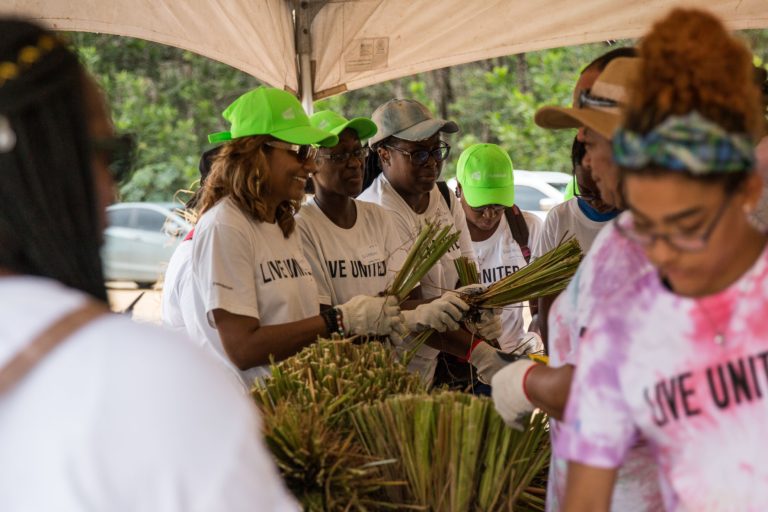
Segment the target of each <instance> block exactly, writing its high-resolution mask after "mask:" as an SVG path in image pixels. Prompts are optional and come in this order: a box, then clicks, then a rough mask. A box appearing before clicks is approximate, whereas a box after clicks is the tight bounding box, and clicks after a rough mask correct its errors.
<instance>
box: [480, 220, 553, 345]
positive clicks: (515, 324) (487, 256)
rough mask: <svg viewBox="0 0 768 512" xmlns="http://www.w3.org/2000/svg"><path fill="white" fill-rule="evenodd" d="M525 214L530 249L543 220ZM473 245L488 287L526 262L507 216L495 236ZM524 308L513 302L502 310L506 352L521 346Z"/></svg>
mask: <svg viewBox="0 0 768 512" xmlns="http://www.w3.org/2000/svg"><path fill="white" fill-rule="evenodd" d="M522 213H523V218H524V219H525V223H526V225H527V226H528V248H529V249H530V248H531V247H533V245H534V244H535V243H536V240H537V238H538V236H539V232H540V231H541V224H542V221H541V219H540V218H539V217H537V216H536V215H534V214H533V213H530V212H522ZM472 247H474V249H475V254H476V255H477V266H478V272H479V273H480V283H481V284H484V285H485V286H488V285H489V284H492V283H495V282H496V281H498V280H500V279H502V278H504V277H507V276H508V275H511V274H514V273H515V272H517V271H518V270H520V269H521V268H523V267H524V266H525V265H526V263H525V257H523V253H522V251H521V250H520V246H519V245H518V244H517V242H516V241H515V238H514V237H513V236H512V232H511V231H510V229H509V223H508V222H507V218H506V215H502V216H501V220H500V221H499V225H498V226H496V231H494V233H493V235H491V236H490V237H489V238H488V239H487V240H482V241H480V242H474V241H473V242H472ZM523 307H524V305H523V304H512V305H509V306H506V307H505V308H504V310H503V312H502V313H501V323H502V329H503V331H502V335H501V337H500V338H499V345H500V346H501V349H502V350H503V351H505V352H511V351H513V350H515V349H517V348H519V347H518V341H519V340H520V339H521V338H522V337H523V335H525V326H524V325H523ZM540 348H543V347H535V348H533V350H534V351H537V350H539V349H540Z"/></svg>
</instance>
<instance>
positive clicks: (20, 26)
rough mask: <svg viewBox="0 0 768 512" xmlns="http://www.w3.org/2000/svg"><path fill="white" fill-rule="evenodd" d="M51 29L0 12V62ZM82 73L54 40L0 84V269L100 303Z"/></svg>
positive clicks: (102, 297) (100, 276) (96, 222)
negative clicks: (0, 140) (6, 131)
mask: <svg viewBox="0 0 768 512" xmlns="http://www.w3.org/2000/svg"><path fill="white" fill-rule="evenodd" d="M43 36H47V41H50V40H51V38H53V34H51V33H50V32H48V31H46V30H44V29H42V28H41V27H39V26H37V25H33V24H31V23H28V22H25V21H22V20H18V19H10V18H0V63H9V62H10V63H18V62H19V58H20V52H22V51H23V49H24V48H27V47H40V41H41V37H43ZM85 79H86V78H85V73H84V71H83V68H82V66H81V65H80V63H79V61H78V59H77V57H76V55H75V54H74V53H73V52H72V51H70V50H69V49H67V48H66V47H65V46H64V45H63V44H62V43H61V42H60V41H58V40H56V44H55V46H54V47H52V48H46V50H45V51H44V52H41V54H40V56H39V58H37V59H34V60H33V61H30V62H28V63H27V64H25V65H24V66H19V72H18V74H17V75H16V76H14V77H12V78H10V79H8V80H5V81H4V82H2V83H0V116H2V117H5V118H6V119H7V120H8V121H9V122H10V125H11V128H12V130H13V131H14V132H15V138H16V142H15V145H14V146H13V148H12V149H10V150H8V149H7V148H6V151H5V152H2V150H0V183H2V185H1V186H0V268H3V269H5V270H8V271H11V272H15V273H20V274H27V275H36V276H44V277H49V278H52V279H55V280H57V281H60V282H61V283H63V284H65V285H67V286H69V287H72V288H77V289H80V290H82V291H84V292H86V293H88V294H90V295H92V296H93V297H95V298H96V299H99V300H101V301H106V299H107V295H106V290H105V288H104V278H103V274H102V266H101V258H100V255H99V247H100V244H101V239H102V234H101V232H100V223H99V216H98V215H97V211H96V208H97V206H96V205H97V201H96V197H95V191H94V182H93V174H92V169H91V152H90V149H89V138H88V136H87V133H88V125H87V119H86V110H85V102H84V83H85Z"/></svg>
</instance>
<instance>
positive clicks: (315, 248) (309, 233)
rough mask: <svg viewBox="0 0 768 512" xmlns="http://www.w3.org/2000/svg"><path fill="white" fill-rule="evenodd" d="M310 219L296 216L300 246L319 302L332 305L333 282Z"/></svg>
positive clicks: (333, 303)
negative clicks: (310, 272)
mask: <svg viewBox="0 0 768 512" xmlns="http://www.w3.org/2000/svg"><path fill="white" fill-rule="evenodd" d="M310 224H311V221H310V220H309V219H306V218H303V217H302V218H298V219H297V225H298V227H299V233H300V234H301V246H302V252H303V253H304V257H305V258H306V259H307V262H308V263H309V266H310V268H311V269H312V277H314V279H315V284H316V285H317V295H318V300H319V302H320V304H323V305H326V306H334V305H335V302H334V297H333V284H332V283H331V278H330V276H329V275H328V267H327V266H326V264H325V257H324V256H323V254H322V248H321V247H320V244H319V243H317V238H316V236H315V235H314V233H313V230H312V227H311V225H310Z"/></svg>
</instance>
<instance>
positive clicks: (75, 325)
mask: <svg viewBox="0 0 768 512" xmlns="http://www.w3.org/2000/svg"><path fill="white" fill-rule="evenodd" d="M107 313H109V309H107V307H106V306H105V305H104V304H101V303H98V302H96V301H91V300H89V301H87V302H86V304H85V305H84V306H81V307H79V308H77V309H75V310H74V311H71V312H69V313H67V314H65V315H64V316H63V317H61V318H59V319H58V320H56V321H55V322H53V323H52V324H51V325H50V326H49V327H48V328H47V329H45V330H44V331H43V332H42V333H40V334H39V335H38V336H37V337H36V338H35V339H33V340H32V342H31V343H29V344H28V345H27V346H26V347H24V348H23V349H22V350H21V352H19V353H18V354H16V355H15V356H13V357H12V358H11V360H10V361H9V362H8V363H7V364H6V365H5V366H3V367H2V368H0V396H2V395H3V393H6V392H7V391H9V390H10V389H11V388H13V386H15V385H16V384H18V383H19V381H21V380H22V379H23V378H24V377H25V376H26V375H27V374H28V373H29V372H30V371H32V369H34V367H35V366H37V363H39V362H40V361H42V360H43V359H44V358H45V356H47V355H48V354H49V353H50V352H51V351H53V349H55V348H56V347H58V346H59V345H60V344H61V343H62V342H63V341H64V340H66V339H67V338H69V336H70V335H72V334H73V333H74V332H75V331H77V330H79V329H80V328H81V327H84V326H85V325H86V324H88V323H89V322H91V321H92V320H95V319H96V318H98V317H100V316H101V315H104V314H107Z"/></svg>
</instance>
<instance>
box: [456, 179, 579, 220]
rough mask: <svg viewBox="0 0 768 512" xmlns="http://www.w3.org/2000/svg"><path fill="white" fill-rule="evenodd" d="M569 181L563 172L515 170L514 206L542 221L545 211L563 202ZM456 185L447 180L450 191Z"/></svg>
mask: <svg viewBox="0 0 768 512" xmlns="http://www.w3.org/2000/svg"><path fill="white" fill-rule="evenodd" d="M571 179H573V178H572V177H571V176H570V175H569V174H566V173H564V172H548V171H538V172H532V171H523V170H520V171H518V170H515V204H516V205H517V206H518V208H520V209H521V210H527V211H529V212H531V213H534V214H536V215H537V216H539V217H540V218H541V219H542V220H543V219H544V218H545V217H546V216H547V211H549V210H551V209H552V207H553V206H555V205H558V204H560V203H562V202H563V197H564V192H565V187H566V186H567V185H568V182H569V181H570V180H571ZM456 183H457V182H456V178H451V179H449V180H448V186H449V187H450V188H451V189H452V190H456Z"/></svg>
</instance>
